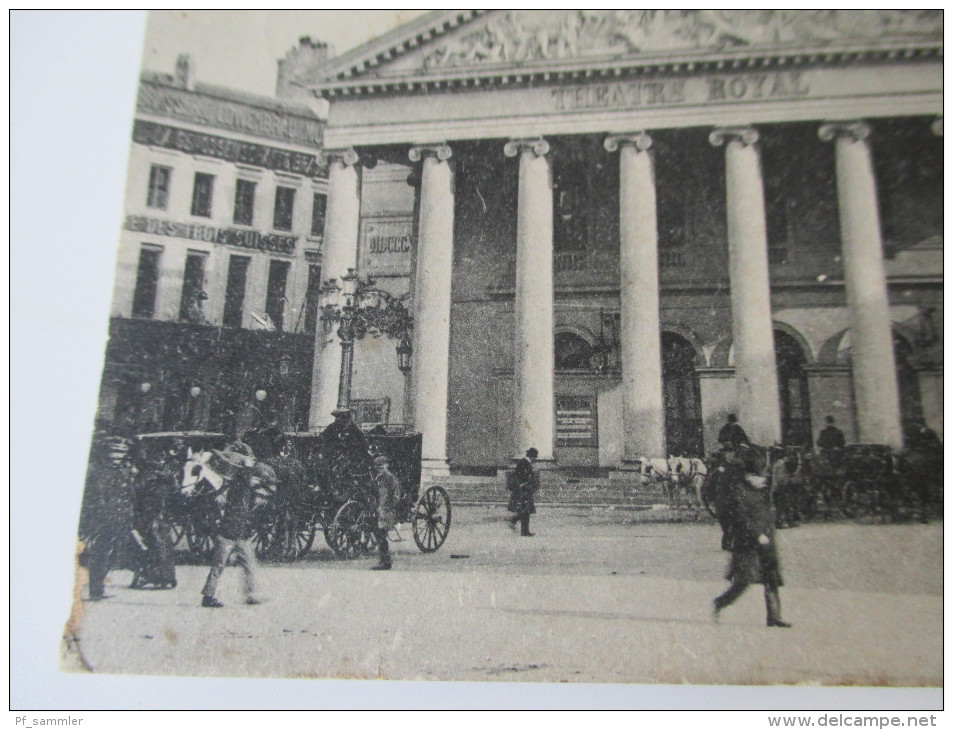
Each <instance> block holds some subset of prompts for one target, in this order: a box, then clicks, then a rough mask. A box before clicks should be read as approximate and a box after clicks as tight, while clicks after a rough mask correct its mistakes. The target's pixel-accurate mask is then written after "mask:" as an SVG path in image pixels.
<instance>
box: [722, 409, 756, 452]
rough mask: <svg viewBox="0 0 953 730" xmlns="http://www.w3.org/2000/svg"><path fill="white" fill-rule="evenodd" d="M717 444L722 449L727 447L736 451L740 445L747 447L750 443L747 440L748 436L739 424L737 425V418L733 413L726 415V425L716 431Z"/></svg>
mask: <svg viewBox="0 0 953 730" xmlns="http://www.w3.org/2000/svg"><path fill="white" fill-rule="evenodd" d="M718 443H720V444H721V445H722V446H723V447H724V446H726V445H727V446H730V447H731V448H733V449H737V448H738V447H739V446H741V445H742V444H745V445H747V444H750V443H751V441H750V440H749V439H748V434H746V433H745V430H744V429H743V428H742V427H741V424H740V423H738V417H737V416H736V415H735V414H734V413H729V414H728V419H727V423H725V425H724V426H722V427H721V430H720V431H718Z"/></svg>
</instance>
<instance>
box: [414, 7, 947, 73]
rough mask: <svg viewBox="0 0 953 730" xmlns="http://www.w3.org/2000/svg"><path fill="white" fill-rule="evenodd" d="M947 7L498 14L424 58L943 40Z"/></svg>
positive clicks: (441, 60)
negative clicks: (912, 38) (895, 40)
mask: <svg viewBox="0 0 953 730" xmlns="http://www.w3.org/2000/svg"><path fill="white" fill-rule="evenodd" d="M942 33H943V16H942V11H940V10H861V11H853V10H564V11H549V12H546V11H506V12H504V11H497V12H493V13H490V14H489V15H488V16H486V20H484V21H481V25H480V27H479V28H478V29H476V30H472V31H470V32H466V30H465V29H462V30H461V31H460V34H459V35H457V36H455V37H453V38H451V39H449V40H448V41H446V42H444V43H443V44H441V45H439V46H437V47H436V48H435V49H434V50H432V51H430V52H428V53H426V54H424V68H425V69H437V68H446V67H459V66H476V65H493V64H513V63H524V62H533V61H546V60H558V59H573V58H580V57H612V56H627V55H633V54H642V53H648V54H651V53H657V52H663V51H671V50H701V49H713V50H723V49H729V48H735V47H747V46H768V47H770V46H781V45H786V44H797V45H818V44H825V43H832V42H836V41H839V40H848V39H850V40H857V39H870V40H888V39H891V38H910V37H914V38H924V39H926V38H931V39H932V38H942Z"/></svg>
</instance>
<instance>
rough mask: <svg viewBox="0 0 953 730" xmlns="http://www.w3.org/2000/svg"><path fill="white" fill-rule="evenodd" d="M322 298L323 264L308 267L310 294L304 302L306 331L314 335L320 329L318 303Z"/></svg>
mask: <svg viewBox="0 0 953 730" xmlns="http://www.w3.org/2000/svg"><path fill="white" fill-rule="evenodd" d="M320 298H321V264H310V265H309V266H308V293H307V294H306V295H305V302H304V307H305V309H304V331H305V332H308V333H309V334H314V333H315V331H317V327H318V303H319V301H320Z"/></svg>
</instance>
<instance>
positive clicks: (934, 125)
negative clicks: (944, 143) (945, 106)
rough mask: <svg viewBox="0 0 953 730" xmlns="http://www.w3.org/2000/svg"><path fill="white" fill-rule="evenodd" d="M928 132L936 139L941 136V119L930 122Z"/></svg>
mask: <svg viewBox="0 0 953 730" xmlns="http://www.w3.org/2000/svg"><path fill="white" fill-rule="evenodd" d="M930 131H931V132H933V134H935V135H936V136H937V137H942V136H943V117H937V118H936V119H934V120H933V121H932V122H930Z"/></svg>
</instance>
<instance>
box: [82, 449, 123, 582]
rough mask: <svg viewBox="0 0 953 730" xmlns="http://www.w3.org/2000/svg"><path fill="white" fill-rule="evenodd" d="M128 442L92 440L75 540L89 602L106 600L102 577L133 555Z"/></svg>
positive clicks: (104, 578) (103, 578)
mask: <svg viewBox="0 0 953 730" xmlns="http://www.w3.org/2000/svg"><path fill="white" fill-rule="evenodd" d="M130 450H131V442H130V441H129V440H128V439H125V438H121V437H118V436H109V435H107V434H106V433H105V432H102V431H100V432H97V433H96V434H95V435H94V436H93V443H92V448H91V450H90V460H89V468H88V471H87V473H86V490H85V492H84V493H83V506H82V512H81V513H80V525H79V537H80V540H81V541H82V544H83V545H84V552H83V558H84V561H85V562H86V567H87V569H88V571H89V600H91V601H100V600H102V599H104V598H109V596H108V595H107V594H106V592H105V588H106V576H107V575H108V574H109V571H110V570H112V569H113V568H118V567H121V566H123V565H124V564H125V563H127V562H129V559H130V557H131V556H132V555H133V551H132V549H131V548H132V537H131V535H132V530H133V527H134V525H133V517H134V515H133V480H134V479H135V474H136V471H135V467H134V466H133V463H132V460H131V457H130Z"/></svg>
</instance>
